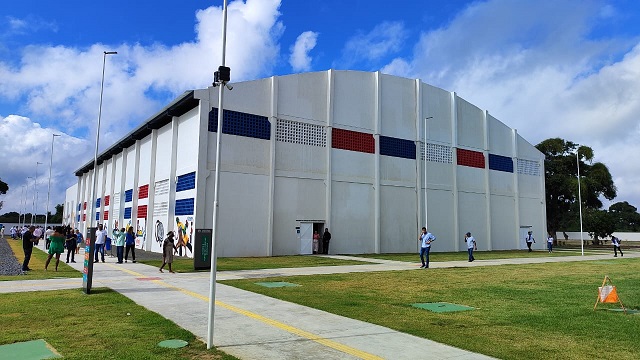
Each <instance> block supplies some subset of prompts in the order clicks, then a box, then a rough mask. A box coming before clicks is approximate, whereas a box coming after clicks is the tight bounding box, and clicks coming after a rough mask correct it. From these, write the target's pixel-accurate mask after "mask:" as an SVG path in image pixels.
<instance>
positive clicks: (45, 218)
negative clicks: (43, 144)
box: [44, 134, 60, 229]
mask: <svg viewBox="0 0 640 360" xmlns="http://www.w3.org/2000/svg"><path fill="white" fill-rule="evenodd" d="M56 136H60V135H58V134H51V157H50V158H49V185H48V186H47V210H46V211H45V213H44V228H45V229H46V228H47V224H48V222H49V197H50V195H51V168H52V167H53V141H54V140H55V139H56Z"/></svg>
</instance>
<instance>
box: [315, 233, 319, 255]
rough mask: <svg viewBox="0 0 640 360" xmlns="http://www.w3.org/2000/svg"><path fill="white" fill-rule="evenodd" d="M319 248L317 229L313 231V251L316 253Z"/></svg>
mask: <svg viewBox="0 0 640 360" xmlns="http://www.w3.org/2000/svg"><path fill="white" fill-rule="evenodd" d="M319 249H320V234H318V232H317V231H314V232H313V253H314V254H317V253H318V251H319Z"/></svg>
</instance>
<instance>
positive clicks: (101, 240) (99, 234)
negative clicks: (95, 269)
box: [94, 224, 107, 262]
mask: <svg viewBox="0 0 640 360" xmlns="http://www.w3.org/2000/svg"><path fill="white" fill-rule="evenodd" d="M106 241H107V230H104V229H103V228H102V224H99V225H98V230H96V250H95V252H94V257H95V259H94V262H98V254H100V255H102V262H104V244H105V242H106Z"/></svg>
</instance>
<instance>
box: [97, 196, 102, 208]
mask: <svg viewBox="0 0 640 360" xmlns="http://www.w3.org/2000/svg"><path fill="white" fill-rule="evenodd" d="M100 200H102V199H100V198H97V199H96V207H97V208H99V207H100Z"/></svg>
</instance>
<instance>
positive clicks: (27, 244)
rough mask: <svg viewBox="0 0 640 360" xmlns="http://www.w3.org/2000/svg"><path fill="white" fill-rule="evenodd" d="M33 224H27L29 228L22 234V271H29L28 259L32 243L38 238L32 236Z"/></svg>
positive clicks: (29, 259)
mask: <svg viewBox="0 0 640 360" xmlns="http://www.w3.org/2000/svg"><path fill="white" fill-rule="evenodd" d="M35 229H36V227H35V226H33V225H31V226H29V230H27V231H25V232H24V233H23V234H22V250H24V261H23V262H22V271H29V270H31V269H30V268H29V261H31V253H32V252H33V243H35V242H37V241H38V238H37V237H35V236H33V231H34V230H35Z"/></svg>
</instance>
